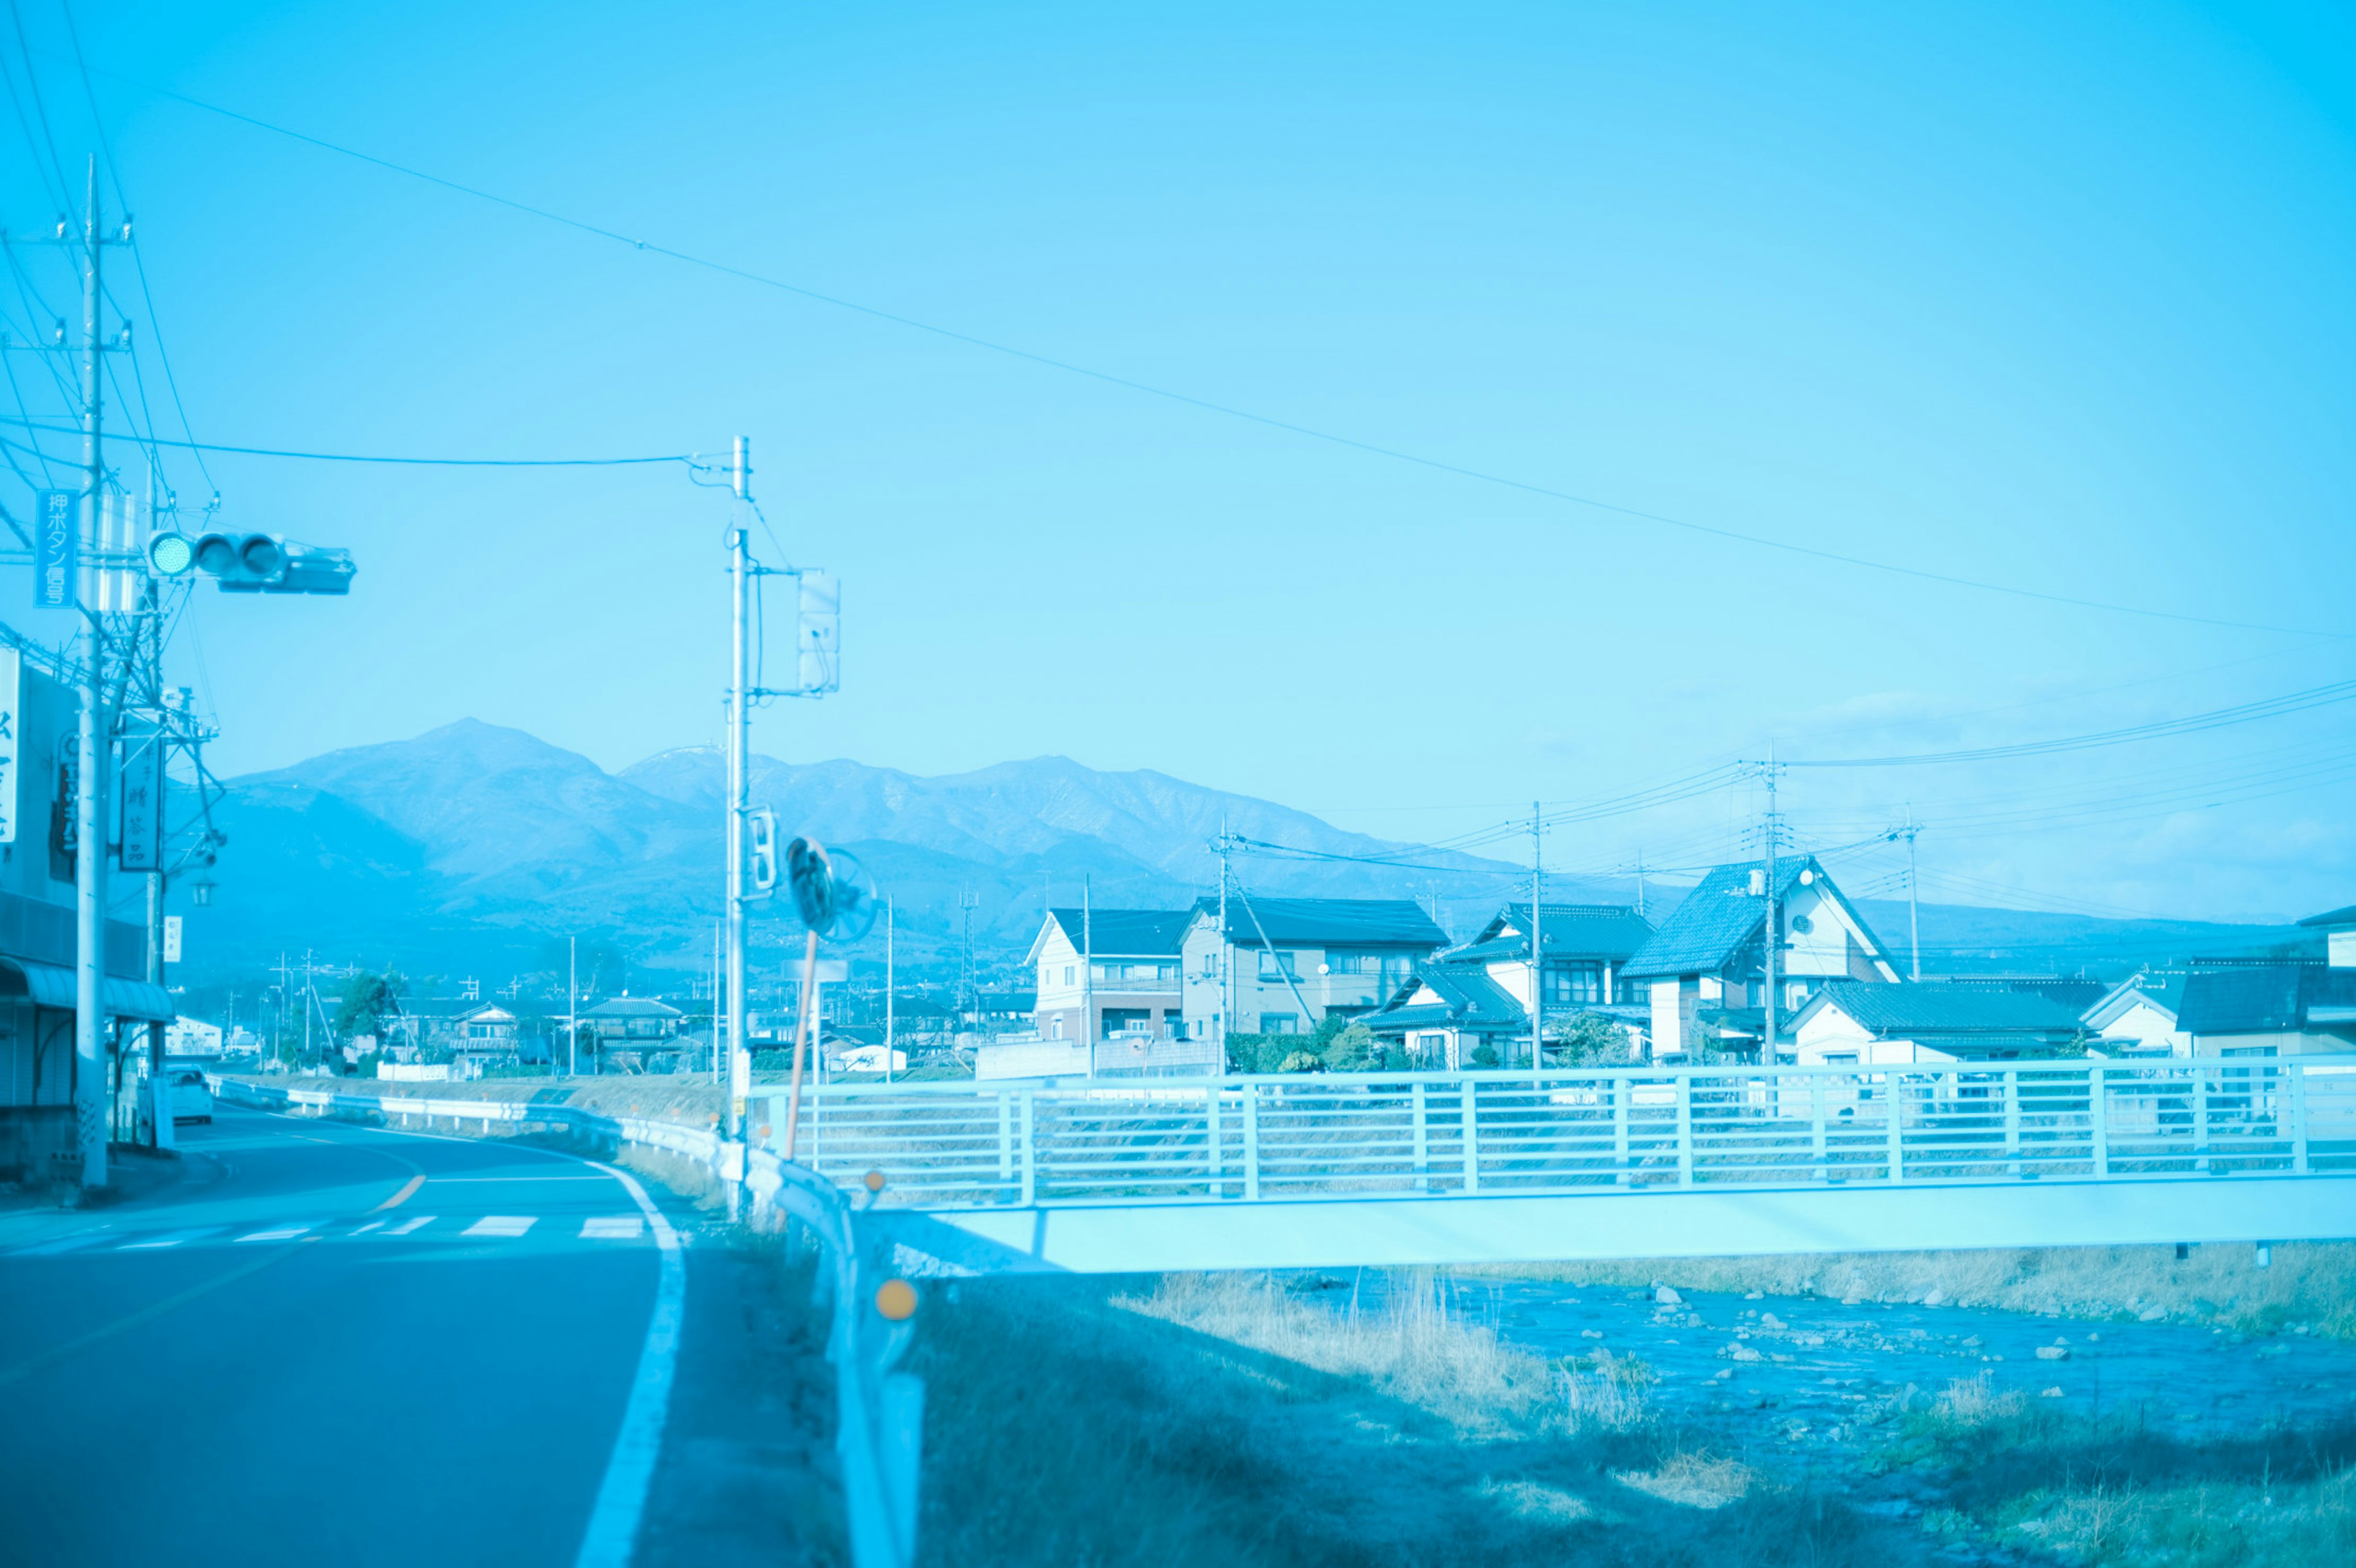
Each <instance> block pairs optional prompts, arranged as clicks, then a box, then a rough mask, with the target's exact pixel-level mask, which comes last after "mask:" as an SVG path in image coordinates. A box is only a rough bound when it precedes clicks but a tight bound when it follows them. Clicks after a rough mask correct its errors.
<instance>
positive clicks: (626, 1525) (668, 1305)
mask: <svg viewBox="0 0 2356 1568" xmlns="http://www.w3.org/2000/svg"><path fill="white" fill-rule="evenodd" d="M586 1163H588V1164H592V1165H596V1163H597V1162H595V1161H594V1160H591V1161H588V1162H586ZM597 1168H598V1169H599V1170H602V1171H604V1172H605V1174H606V1175H608V1176H610V1177H612V1178H613V1179H615V1180H616V1181H618V1182H620V1183H621V1184H622V1186H623V1188H624V1189H626V1190H627V1191H628V1193H629V1195H630V1197H631V1199H632V1200H635V1201H636V1202H637V1206H638V1211H639V1212H641V1213H643V1214H644V1215H645V1216H646V1217H647V1223H648V1225H649V1226H651V1227H653V1229H654V1233H655V1245H656V1246H657V1247H658V1248H659V1253H658V1255H659V1257H660V1259H661V1263H662V1274H661V1277H660V1278H659V1280H658V1281H657V1283H656V1285H655V1307H654V1311H653V1313H652V1314H651V1315H650V1316H649V1317H648V1319H647V1342H646V1347H645V1349H641V1350H640V1351H639V1352H638V1371H637V1377H636V1378H635V1379H633V1380H632V1381H631V1384H630V1402H629V1403H628V1404H627V1405H626V1406H625V1407H624V1408H623V1411H622V1426H621V1430H620V1431H618V1432H616V1434H615V1435H614V1452H613V1454H612V1456H610V1457H609V1458H608V1459H607V1460H606V1461H605V1480H604V1481H603V1482H602V1483H600V1484H599V1486H598V1488H597V1503H596V1506H595V1507H594V1508H593V1509H590V1510H589V1529H588V1531H587V1533H585V1534H584V1536H583V1537H582V1541H581V1554H580V1556H578V1557H577V1558H575V1559H574V1560H573V1563H574V1568H629V1562H630V1556H631V1553H632V1552H633V1551H635V1550H636V1548H637V1541H638V1521H639V1520H640V1519H641V1518H642V1517H643V1516H644V1515H645V1513H646V1507H647V1488H648V1485H649V1484H650V1483H651V1482H652V1481H653V1480H654V1475H655V1461H656V1459H657V1458H659V1456H661V1454H662V1435H663V1425H664V1424H665V1423H666V1422H667V1421H668V1420H669V1417H670V1385H671V1377H672V1374H673V1372H674V1371H675V1370H676V1368H677V1364H678V1361H679V1330H680V1320H681V1319H682V1318H683V1317H685V1315H686V1307H687V1262H686V1260H685V1259H684V1258H683V1257H681V1256H680V1242H679V1232H676V1231H674V1230H672V1229H671V1228H670V1221H668V1220H666V1219H664V1218H663V1216H662V1211H661V1210H659V1209H658V1208H656V1207H655V1205H654V1202H653V1200H651V1199H649V1198H648V1196H647V1189H645V1188H643V1187H641V1186H639V1185H638V1183H637V1179H636V1178H634V1177H632V1176H631V1175H630V1174H629V1173H628V1172H627V1171H623V1170H617V1169H616V1168H614V1167H612V1166H610V1165H597Z"/></svg>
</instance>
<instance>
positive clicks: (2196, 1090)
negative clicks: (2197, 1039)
mask: <svg viewBox="0 0 2356 1568" xmlns="http://www.w3.org/2000/svg"><path fill="white" fill-rule="evenodd" d="M2192 1168H2193V1169H2195V1170H2197V1171H2199V1172H2200V1173H2201V1175H2203V1176H2206V1175H2208V1174H2209V1074H2207V1073H2206V1072H2202V1071H2201V1063H2200V1062H2199V1061H2194V1062H2193V1064H2192Z"/></svg>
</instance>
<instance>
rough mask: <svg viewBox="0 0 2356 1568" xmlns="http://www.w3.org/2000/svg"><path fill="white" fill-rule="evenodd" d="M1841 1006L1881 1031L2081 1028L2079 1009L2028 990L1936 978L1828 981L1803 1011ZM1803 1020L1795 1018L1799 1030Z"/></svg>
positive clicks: (2060, 1031) (2065, 1032)
mask: <svg viewBox="0 0 2356 1568" xmlns="http://www.w3.org/2000/svg"><path fill="white" fill-rule="evenodd" d="M1820 1007H1835V1008H1839V1009H1840V1010H1841V1011H1842V1012H1844V1013H1846V1014H1847V1015H1848V1016H1849V1017H1850V1018H1851V1019H1855V1020H1856V1021H1857V1022H1858V1025H1859V1026H1861V1027H1862V1028H1864V1029H1869V1030H1871V1031H1872V1032H1873V1033H1875V1034H1877V1035H1882V1036H1885V1037H1886V1036H1890V1035H1912V1034H1939V1035H1954V1034H2050V1035H2057V1036H2064V1037H2066V1036H2069V1035H2073V1034H2075V1033H2077V1031H2078V1009H2076V1008H2072V1007H2067V1006H2064V1005H2063V1004H2061V1003H2060V1002H2057V1001H2054V1000H2053V999H2052V998H2051V997H2040V996H2037V995H2034V994H2032V993H2029V992H2025V991H1998V990H1991V989H1988V988H1986V987H1979V986H1958V985H1955V984H1953V983H1952V982H1945V981H1937V980H1920V981H1910V982H1906V983H1902V984H1900V985H1895V986H1891V985H1885V984H1882V983H1880V982H1879V981H1867V980H1827V981H1826V982H1825V987H1824V989H1823V990H1822V991H1821V992H1819V993H1818V994H1817V996H1816V997H1814V998H1811V999H1810V1001H1809V1004H1808V1006H1807V1007H1805V1008H1802V1009H1801V1017H1802V1018H1805V1017H1806V1016H1808V1015H1809V1014H1810V1013H1812V1012H1814V1011H1815V1010H1816V1009H1817V1008H1820ZM1798 1024H1799V1019H1794V1020H1793V1025H1794V1028H1795V1029H1796V1028H1797V1027H1798Z"/></svg>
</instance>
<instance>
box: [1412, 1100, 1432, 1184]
mask: <svg viewBox="0 0 2356 1568" xmlns="http://www.w3.org/2000/svg"><path fill="white" fill-rule="evenodd" d="M1414 1108H1415V1189H1416V1190H1417V1191H1418V1192H1429V1191H1430V1190H1431V1128H1430V1125H1429V1123H1428V1122H1427V1120H1426V1118H1427V1117H1428V1116H1429V1115H1430V1108H1429V1107H1428V1106H1427V1105H1426V1104H1425V1096H1424V1089H1423V1080H1422V1079H1420V1078H1419V1079H1417V1080H1416V1081H1415V1086H1414Z"/></svg>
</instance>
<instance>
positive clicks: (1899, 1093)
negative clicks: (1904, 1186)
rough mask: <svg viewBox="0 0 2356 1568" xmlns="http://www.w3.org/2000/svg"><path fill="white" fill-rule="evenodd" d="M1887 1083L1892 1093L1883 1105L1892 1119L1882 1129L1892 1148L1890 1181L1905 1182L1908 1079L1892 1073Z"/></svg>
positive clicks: (1885, 1097)
mask: <svg viewBox="0 0 2356 1568" xmlns="http://www.w3.org/2000/svg"><path fill="white" fill-rule="evenodd" d="M1887 1082H1888V1083H1889V1085H1890V1093H1888V1094H1887V1095H1885V1096H1884V1097H1883V1099H1882V1104H1884V1105H1885V1106H1887V1107H1888V1109H1887V1110H1886V1111H1884V1112H1883V1115H1886V1116H1888V1117H1889V1118H1890V1125H1888V1126H1886V1127H1884V1128H1883V1129H1882V1133H1883V1136H1884V1137H1885V1138H1886V1140H1887V1141H1888V1143H1889V1146H1890V1180H1891V1181H1893V1182H1896V1181H1903V1180H1905V1179H1906V1078H1905V1075H1904V1074H1903V1073H1901V1072H1891V1073H1890V1076H1889V1078H1888V1080H1887Z"/></svg>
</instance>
